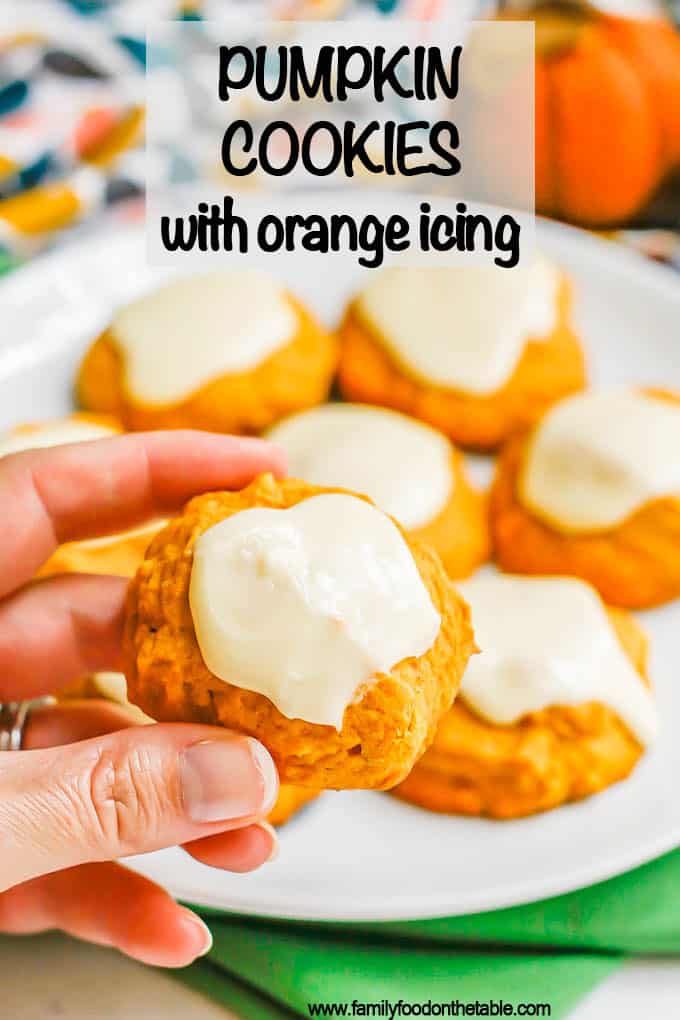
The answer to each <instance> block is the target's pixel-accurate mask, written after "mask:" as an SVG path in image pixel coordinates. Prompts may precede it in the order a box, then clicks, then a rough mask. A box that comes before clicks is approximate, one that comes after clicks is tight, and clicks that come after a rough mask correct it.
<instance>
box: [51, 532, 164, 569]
mask: <svg viewBox="0 0 680 1020" xmlns="http://www.w3.org/2000/svg"><path fill="white" fill-rule="evenodd" d="M165 524H166V522H165V521H154V522H153V523H151V524H146V525H143V526H142V527H139V528H133V529H130V530H129V531H124V532H121V533H120V534H118V535H107V536H105V537H103V538H90V539H83V540H81V541H79V542H65V543H64V544H63V545H60V546H59V548H58V549H57V550H56V552H54V553H53V554H52V556H50V558H49V560H48V561H47V563H45V565H44V566H42V567H41V568H40V570H39V571H38V576H39V577H50V576H51V575H52V574H74V573H77V574H116V575H118V576H120V577H132V576H133V575H134V573H135V571H136V570H137V567H138V566H139V564H140V563H141V562H142V560H143V559H144V555H145V553H146V550H147V548H148V547H149V543H150V542H151V539H152V538H153V537H154V535H156V534H158V532H159V531H160V529H161V528H163V527H165Z"/></svg>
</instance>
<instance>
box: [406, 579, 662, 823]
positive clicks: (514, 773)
mask: <svg viewBox="0 0 680 1020" xmlns="http://www.w3.org/2000/svg"><path fill="white" fill-rule="evenodd" d="M460 587H461V593H462V594H463V596H464V597H465V598H466V599H467V600H468V601H469V604H470V608H471V611H472V621H473V624H474V627H475V633H476V636H477V641H478V643H479V644H480V646H481V654H480V655H478V656H475V657H474V658H473V659H472V660H471V661H470V664H469V665H468V668H467V671H466V673H465V676H464V677H463V682H462V684H461V689H460V694H459V697H458V700H457V701H456V704H455V705H454V706H453V708H452V709H451V710H450V711H449V712H448V713H447V715H446V716H445V717H444V719H443V720H442V722H441V723H440V725H439V729H438V730H437V734H436V736H435V739H434V743H433V744H432V747H431V748H430V749H429V750H428V751H427V752H426V753H425V755H424V756H423V758H422V759H421V760H420V762H419V763H418V764H417V765H416V767H415V769H414V770H413V772H411V774H410V775H409V776H408V777H407V779H406V780H405V781H404V782H403V783H402V784H401V786H399V787H398V789H397V790H396V791H395V793H396V794H397V795H398V796H400V797H402V798H403V799H405V800H409V801H412V802H413V803H416V804H419V805H420V806H422V807H425V808H428V809H429V810H431V811H442V812H450V813H452V814H466V815H489V816H491V817H493V818H517V817H520V816H522V815H528V814H533V813H534V812H537V811H545V810H547V809H549V808H554V807H557V806H558V805H560V804H563V803H565V802H566V801H572V800H579V799H581V798H583V797H588V796H590V795H591V794H594V793H597V792H598V791H599V790H602V789H604V788H605V787H607V786H610V785H611V784H612V783H615V782H618V781H619V780H621V779H624V778H625V777H626V776H627V775H628V774H629V773H630V772H631V770H632V769H633V768H634V766H635V765H636V763H637V761H638V760H639V758H640V756H641V754H642V753H643V749H644V747H645V746H646V745H647V744H649V743H650V742H651V741H652V740H653V738H654V735H655V732H656V722H657V720H656V709H655V706H654V701H653V699H652V695H651V693H650V691H649V689H648V687H647V685H646V672H645V668H646V659H647V642H646V639H645V636H644V633H643V632H642V630H641V629H640V627H639V626H638V625H637V623H636V622H635V621H634V620H633V619H632V617H630V616H629V615H628V614H627V613H624V612H623V611H621V610H616V609H609V610H607V609H606V608H605V606H604V604H603V603H602V602H601V601H600V599H599V597H598V595H597V594H596V592H595V591H594V590H593V589H592V588H590V587H589V586H588V585H586V584H585V583H584V582H582V581H579V580H576V579H575V578H557V577H552V578H527V577H511V576H508V575H504V576H498V575H496V576H494V575H490V576H484V577H482V576H480V577H477V578H474V579H473V580H472V581H469V582H465V583H463V584H462V585H461V586H460Z"/></svg>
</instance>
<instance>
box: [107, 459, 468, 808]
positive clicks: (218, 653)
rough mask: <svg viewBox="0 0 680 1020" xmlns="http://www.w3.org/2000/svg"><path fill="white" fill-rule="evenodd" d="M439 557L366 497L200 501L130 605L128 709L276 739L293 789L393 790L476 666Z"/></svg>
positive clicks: (155, 550) (270, 490) (245, 494)
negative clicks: (467, 666) (467, 673)
mask: <svg viewBox="0 0 680 1020" xmlns="http://www.w3.org/2000/svg"><path fill="white" fill-rule="evenodd" d="M473 647H474V646H473V639H472V631H471V628H470V625H469V620H468V611H467V606H466V605H465V603H464V602H463V601H462V599H461V598H460V597H459V596H458V594H457V592H456V590H455V588H454V587H453V584H452V583H451V581H450V580H449V579H448V577H447V575H446V573H445V572H444V570H443V568H442V566H441V563H440V561H439V559H438V557H437V556H436V554H435V553H434V552H431V551H430V550H429V549H428V548H426V547H425V546H421V545H420V544H418V543H416V542H413V541H412V540H409V539H406V538H405V537H404V536H403V535H402V533H401V531H400V529H399V528H398V526H397V525H396V524H395V523H394V522H393V521H392V520H391V519H390V518H389V517H387V515H386V514H384V513H382V512H381V511H380V510H378V509H377V508H376V507H374V506H373V505H372V504H371V502H370V501H369V500H367V499H365V498H363V497H359V496H356V495H354V494H352V493H347V492H343V491H342V490H332V489H323V488H320V487H317V486H313V485H308V484H307V483H305V482H300V481H296V480H293V479H289V480H286V481H282V482H276V481H275V480H274V478H273V477H272V476H271V475H264V476H262V477H261V478H260V479H258V480H257V481H255V482H254V483H253V484H252V485H250V486H248V487H247V488H246V489H243V490H242V491H241V492H237V493H233V492H220V493H212V494H207V495H205V496H199V497H197V498H196V499H193V500H191V501H190V502H189V503H188V504H187V506H186V507H185V510H184V512H183V513H182V514H181V516H179V517H178V518H176V519H175V520H174V521H172V522H171V523H170V524H169V525H168V526H167V528H165V529H164V531H162V532H161V533H160V535H158V536H157V537H156V538H155V539H154V540H153V542H152V544H151V546H150V548H149V551H148V553H147V558H146V559H145V561H144V562H143V563H142V565H141V567H140V568H139V570H138V572H137V575H136V577H135V579H134V581H133V582H132V584H131V586H130V590H129V596H128V602H127V622H126V627H125V638H124V655H125V660H126V675H127V678H128V694H129V697H130V699H131V700H132V701H134V702H135V703H136V704H137V705H139V706H140V708H142V709H143V711H145V712H148V714H149V715H152V716H153V717H154V718H156V719H163V720H179V721H182V720H183V721H196V722H205V723H215V724H218V725H222V726H227V727H230V728H232V729H236V730H239V731H242V732H245V733H248V734H250V735H251V736H254V737H257V738H258V739H260V740H261V741H262V742H263V743H264V744H265V745H266V746H267V747H268V748H269V750H270V752H271V753H272V755H273V757H274V760H275V762H276V764H277V767H278V769H279V774H280V776H281V779H282V781H283V782H284V783H292V784H294V785H299V786H306V787H316V788H318V789H321V788H325V787H331V788H338V789H342V788H349V787H363V788H388V787H390V786H393V785H394V784H395V783H397V782H399V781H400V780H401V779H403V778H404V777H405V776H406V775H407V773H408V772H409V771H410V770H411V768H412V767H413V765H414V763H415V761H416V759H417V758H418V757H419V756H420V754H422V752H423V751H424V750H425V748H426V747H427V745H428V744H429V742H430V741H431V740H432V737H433V736H434V731H435V728H436V725H437V723H438V721H439V719H440V717H441V715H442V714H443V712H445V711H446V710H447V709H448V708H449V707H450V705H451V702H452V700H453V697H454V695H455V693H456V690H457V688H458V683H459V681H460V678H461V676H462V673H463V670H464V668H465V664H466V662H467V660H468V657H469V656H470V654H471V652H472V650H473Z"/></svg>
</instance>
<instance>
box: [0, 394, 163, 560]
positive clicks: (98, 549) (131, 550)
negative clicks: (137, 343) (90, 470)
mask: <svg viewBox="0 0 680 1020" xmlns="http://www.w3.org/2000/svg"><path fill="white" fill-rule="evenodd" d="M120 432H121V428H120V425H119V423H118V422H117V421H116V419H115V418H112V417H109V416H106V415H96V414H85V413H82V412H79V413H75V414H70V415H67V416H66V417H64V418H61V419H57V420H54V421H48V422H35V423H30V424H26V425H18V426H17V427H16V428H14V429H11V430H10V431H9V432H7V433H6V434H5V436H4V437H0V456H2V451H3V449H7V450H8V452H17V451H19V450H29V449H32V448H34V447H35V448H44V447H46V446H54V445H57V444H61V443H69V442H84V441H87V440H93V439H99V438H105V437H106V436H113V435H117V434H118V433H120ZM3 441H4V444H5V445H4V446H3ZM164 524H165V522H164V521H161V522H156V523H155V524H149V525H145V526H144V527H140V528H134V529H131V530H129V531H126V532H123V533H122V534H120V535H110V536H107V537H105V538H95V539H88V540H85V541H80V542H66V543H64V544H63V545H60V546H59V548H58V549H57V550H56V552H55V553H54V554H53V555H52V556H51V557H50V558H49V560H48V561H47V563H45V565H44V566H43V567H42V568H41V569H40V571H39V576H40V577H47V576H50V575H51V574H61V573H74V572H77V573H86V574H120V575H122V576H124V577H132V575H133V574H134V572H135V570H136V569H137V567H138V566H139V564H140V563H141V561H142V560H143V558H144V553H145V552H146V547H147V546H148V544H149V542H150V541H151V538H152V537H153V535H154V534H155V533H156V532H157V531H158V530H159V529H160V528H161V527H163V525H164Z"/></svg>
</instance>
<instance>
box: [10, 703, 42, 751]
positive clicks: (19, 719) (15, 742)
mask: <svg viewBox="0 0 680 1020" xmlns="http://www.w3.org/2000/svg"><path fill="white" fill-rule="evenodd" d="M54 700H55V699H54V698H50V697H45V698H34V699H33V700H32V701H3V702H0V751H20V750H21V748H22V746H23V743H24V730H25V729H26V723H27V721H28V717H29V715H30V714H31V712H32V710H33V709H34V708H38V707H40V706H42V705H53V704H54Z"/></svg>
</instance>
